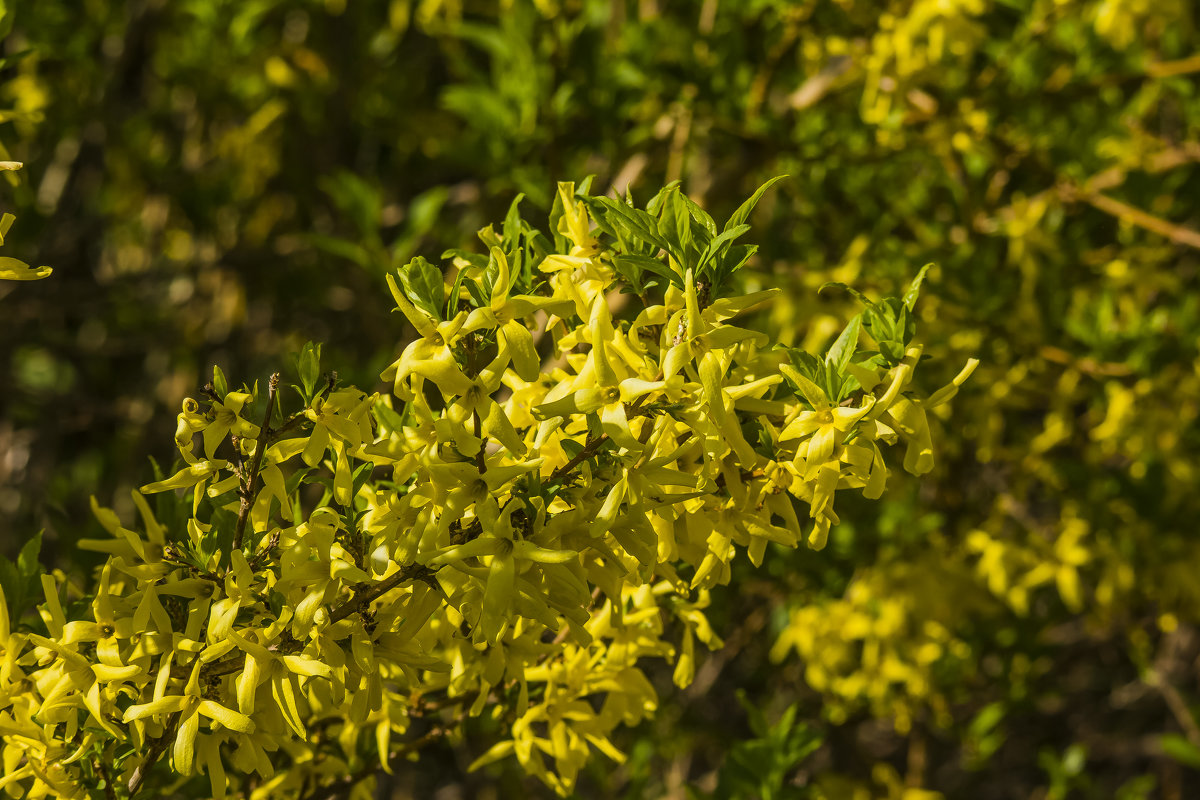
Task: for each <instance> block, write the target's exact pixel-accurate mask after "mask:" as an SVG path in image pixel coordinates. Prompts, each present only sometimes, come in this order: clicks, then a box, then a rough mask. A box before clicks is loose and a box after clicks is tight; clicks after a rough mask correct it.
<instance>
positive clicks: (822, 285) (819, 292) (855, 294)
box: [817, 281, 875, 307]
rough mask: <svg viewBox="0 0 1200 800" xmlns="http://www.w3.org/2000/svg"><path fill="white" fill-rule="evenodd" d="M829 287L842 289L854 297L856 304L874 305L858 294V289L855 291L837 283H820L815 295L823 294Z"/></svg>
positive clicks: (860, 293)
mask: <svg viewBox="0 0 1200 800" xmlns="http://www.w3.org/2000/svg"><path fill="white" fill-rule="evenodd" d="M830 287H833V288H835V289H844V290H845V291H847V292H849V293H850V294H852V295H854V297H855V299H857V300H858V302H860V303H862V304H863V305H864V306H867V307H870V306H873V305H875V304H874V303H872V302H871V301H870V300H868V299H867V298H866V296H865V295H864V294H863V293H862V292H860V291H859V290H858V289H855V288H854V287H853V286H847V285H846V284H844V283H840V282H839V281H828V282H826V283H822V284H821V288H819V289H817V294H821V293H822V292H824V291H825V290H826V289H828V288H830Z"/></svg>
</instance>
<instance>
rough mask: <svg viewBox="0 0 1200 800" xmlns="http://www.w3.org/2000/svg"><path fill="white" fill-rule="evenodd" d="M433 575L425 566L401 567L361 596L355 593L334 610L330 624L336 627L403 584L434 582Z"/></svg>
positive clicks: (411, 565) (330, 616)
mask: <svg viewBox="0 0 1200 800" xmlns="http://www.w3.org/2000/svg"><path fill="white" fill-rule="evenodd" d="M433 575H434V572H433V570H431V569H430V568H429V567H427V566H425V565H424V564H409V565H408V566H406V567H401V568H400V569H399V570H397V571H396V572H394V573H393V574H392V575H391V577H388V578H384V579H383V580H381V581H380V582H379V583H377V584H375V585H374V586H372V587H371V588H370V589H367V590H366V591H364V592H362V593H361V594H360V593H358V592H355V593H354V597H352V598H350V599H349V600H347V601H346V602H345V603H342V605H340V606H339V607H338V608H336V609H334V610H333V613H331V614H330V615H329V624H330V625H334V624H336V623H338V622H341V621H342V620H344V619H345V618H346V617H348V616H350V615H351V614H353V613H354V612H355V611H358V610H360V609H362V608H365V607H366V606H367V605H369V604H371V603H373V602H374V601H376V600H378V599H379V598H380V597H382V596H383V595H385V594H387V593H388V592H390V591H391V590H392V589H395V588H396V587H397V586H399V585H400V584H402V583H410V582H412V581H418V580H423V581H432V580H433V579H434V578H433Z"/></svg>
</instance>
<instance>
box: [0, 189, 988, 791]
mask: <svg viewBox="0 0 1200 800" xmlns="http://www.w3.org/2000/svg"><path fill="white" fill-rule="evenodd" d="M769 185H770V184H769V183H768V184H767V185H764V186H763V187H762V188H760V189H759V190H758V192H756V193H755V194H754V195H753V196H752V197H751V198H750V199H749V200H747V201H746V202H745V203H744V204H743V205H742V206H741V207H740V208H739V209H738V210H737V211H736V212H735V213H734V214H733V216H732V217H731V218H730V219H729V220H728V221H727V222H726V223H725V224H724V225H723V226H718V225H717V224H716V222H715V221H714V220H713V219H711V218H710V217H709V215H708V214H707V213H705V212H704V211H703V210H702V209H701V208H700V207H699V206H697V205H696V204H695V203H694V202H692V201H691V200H689V199H688V198H687V197H685V196H684V195H683V194H682V193H681V192H680V191H679V190H678V188H677V186H676V185H675V184H671V185H669V186H668V187H666V188H665V189H663V190H662V191H661V192H659V193H658V194H657V195H656V196H655V197H654V198H653V199H652V200H650V202H649V203H648V204H647V205H646V206H645V208H644V209H643V208H639V207H637V206H635V205H634V204H633V203H632V201H629V202H626V201H623V200H620V199H611V198H607V197H592V196H590V195H589V194H588V186H587V183H585V184H584V185H583V186H581V187H578V188H577V187H576V186H574V185H573V184H570V183H562V184H559V186H558V191H557V195H556V196H555V200H554V205H553V209H552V211H551V213H550V220H549V222H550V226H549V233H544V232H542V231H539V230H537V229H536V228H534V227H532V226H530V225H529V224H528V223H527V222H526V221H524V220H523V219H522V218H521V216H520V214H519V211H518V204H519V202H520V198H518V199H517V201H515V202H514V203H513V205H512V208H511V210H510V212H509V214H508V215H507V217H506V218H505V220H504V223H503V225H502V227H501V228H500V230H499V231H497V230H496V229H494V228H493V227H491V226H489V227H487V228H485V229H484V230H482V231H480V233H479V238H480V240H481V241H482V243H483V245H484V247H485V250H486V252H485V253H483V254H480V253H471V252H465V251H454V252H452V253H447V257H452V262H451V263H450V264H449V265H448V268H447V269H442V268H439V267H438V266H436V265H433V264H431V263H429V262H427V261H426V260H424V259H422V258H417V259H414V260H413V261H412V262H410V263H409V264H408V265H407V266H405V267H403V268H401V269H399V270H398V271H397V272H396V274H394V275H388V276H387V283H388V286H389V288H390V290H391V293H392V295H393V297H394V299H395V303H396V307H397V310H399V311H400V312H401V313H402V314H403V316H404V318H405V319H406V320H407V321H408V323H409V324H410V325H411V326H412V328H413V329H415V332H416V336H415V337H414V338H413V339H412V340H411V341H410V342H409V343H408V344H407V345H406V346H405V347H404V349H403V351H402V352H401V353H400V355H399V357H398V358H397V359H396V361H395V362H394V363H393V364H392V365H391V366H389V367H388V368H387V370H386V371H385V372H384V374H383V377H384V379H385V380H387V381H390V382H391V384H392V388H393V394H392V395H390V396H389V395H384V394H380V393H371V394H367V393H364V392H362V391H360V390H358V389H355V388H353V387H348V386H341V385H340V384H339V382H338V380H337V376H336V373H328V374H324V375H323V374H322V372H321V366H320V348H319V347H317V346H312V345H309V346H306V347H305V348H304V350H303V351H302V352H301V354H300V356H299V359H298V363H297V372H298V376H299V383H298V384H297V385H295V386H291V387H290V388H289V387H286V386H283V385H281V383H280V376H279V375H278V374H276V375H273V376H271V378H270V380H269V382H268V383H267V384H266V386H259V385H258V384H255V385H254V386H242V387H240V388H237V389H231V388H230V387H229V385H228V383H227V380H226V378H225V376H224V375H223V373H222V372H221V371H220V370H219V369H215V370H214V376H213V381H212V383H211V384H209V385H208V386H206V387H205V390H204V395H203V397H201V398H199V399H192V398H188V399H187V400H185V401H184V403H183V409H182V411H181V412H180V414H179V417H178V427H177V430H176V435H175V441H176V444H177V445H178V449H179V453H180V456H181V458H182V460H183V465H182V468H180V469H179V470H178V471H177V472H175V473H174V474H172V475H170V476H169V477H164V476H160V479H159V480H157V481H155V482H153V483H151V484H149V485H146V486H143V487H142V489H141V491H139V492H135V493H134V496H133V501H134V503H135V504H136V507H137V509H138V510H139V512H140V525H137V526H134V527H136V528H137V530H135V529H134V528H131V527H126V524H128V523H127V521H124V520H121V519H119V518H118V516H117V515H116V514H115V513H114V512H112V511H110V510H108V509H105V508H101V507H100V506H99V505H98V504H97V503H96V502H95V500H93V508H94V510H95V513H96V515H97V517H98V519H99V520H100V522H101V524H102V525H103V526H104V528H105V529H106V530H107V531H108V532H109V533H110V534H111V537H112V538H111V539H104V540H85V541H84V542H82V543H81V546H83V547H85V548H88V549H92V550H98V551H101V552H103V553H107V554H108V558H107V561H106V562H105V563H104V564H103V565H102V566H101V567H100V568H99V570H98V574H97V577H96V580H95V583H94V585H93V586H88V587H77V586H73V585H70V584H64V583H63V582H62V581H60V580H58V579H56V578H55V577H54V576H52V575H40V576H39V575H38V574H37V569H36V559H35V558H34V553H35V549H34V550H31V549H30V548H27V552H26V553H25V554H24V555H23V558H22V559H21V562H20V570H21V580H19V581H16V582H10V584H9V585H20V586H23V587H25V588H27V589H32V590H36V584H37V583H38V582H39V581H40V584H41V589H42V591H43V592H44V595H45V602H44V603H43V604H41V605H40V606H39V607H38V615H39V617H40V620H34V621H33V622H32V623H31V624H30V625H28V626H25V625H22V624H20V623H21V615H20V611H19V608H20V603H24V602H26V601H27V600H28V598H27V597H22V598H21V599H20V603H15V602H13V601H14V599H15V598H9V605H8V606H0V664H2V665H3V666H2V667H0V731H2V733H3V761H4V777H3V778H2V779H0V786H2V787H3V789H4V790H5V792H6V793H7V794H8V795H9V796H12V797H28V798H39V797H70V798H82V797H86V796H88V792H89V789H88V787H98V788H100V789H102V790H103V791H104V792H105V795H106V797H110V798H116V797H132V796H145V795H146V794H148V793H149V789H150V787H151V786H158V787H159V788H160V789H162V788H164V787H166V786H168V785H176V786H178V785H181V784H182V783H183V782H184V781H186V780H188V778H187V776H190V775H193V774H196V773H203V774H204V775H206V776H207V779H208V786H207V787H204V788H201V787H203V784H197V785H193V787H192V790H191V791H194V792H195V793H199V794H203V793H204V792H206V791H211V794H212V795H213V796H215V797H225V796H229V795H231V794H232V795H236V796H242V797H252V798H265V797H268V796H273V797H299V796H304V795H305V794H306V793H308V792H310V791H312V790H313V789H314V788H318V787H323V786H343V787H344V788H345V790H346V791H347V792H356V793H357V796H363V797H365V796H368V795H369V788H370V787H369V784H370V780H369V778H370V776H371V775H372V774H373V773H374V772H375V771H376V770H379V769H382V770H387V771H392V770H394V769H395V768H396V767H397V766H398V764H399V763H400V762H402V761H403V760H404V759H405V758H409V757H412V756H413V755H414V754H415V753H416V751H417V750H418V749H419V748H420V747H421V746H422V745H423V744H425V743H427V742H429V741H432V740H433V739H436V738H438V737H441V736H447V735H452V734H453V733H454V732H455V731H456V730H457V729H458V728H459V727H460V726H461V724H462V722H463V720H464V719H466V718H467V717H470V716H474V715H480V714H485V713H486V714H489V715H492V716H493V717H495V718H497V719H501V720H503V728H502V730H503V731H504V735H503V738H501V739H500V741H498V742H496V743H495V744H494V745H493V746H492V747H491V748H490V749H488V750H487V751H486V752H483V753H481V754H479V757H478V758H477V760H476V761H475V762H474V764H473V765H472V768H473V769H474V768H479V767H482V766H484V765H486V764H489V763H491V762H494V761H497V760H499V759H504V758H508V757H515V758H516V759H517V761H518V762H519V764H520V765H521V767H522V768H523V769H524V770H525V771H526V772H527V773H528V774H530V775H533V776H536V777H537V778H539V779H540V780H541V781H543V782H544V783H546V784H547V785H548V786H550V787H552V788H553V789H555V790H556V791H558V792H559V793H560V794H564V795H565V794H567V793H569V792H570V791H571V790H572V787H573V786H574V784H575V780H576V777H577V774H578V773H579V770H580V769H581V767H582V766H583V764H584V763H585V761H586V760H587V759H588V758H589V757H590V755H591V753H592V751H593V750H598V751H600V752H601V753H603V754H604V755H605V756H607V757H608V758H611V759H614V760H617V761H620V760H621V759H622V758H623V755H622V753H621V752H620V751H619V750H618V749H617V748H616V747H614V745H613V744H612V742H611V741H610V735H611V733H612V732H613V731H614V729H616V728H617V727H618V726H620V725H632V724H636V723H637V722H638V721H640V720H641V719H643V718H644V717H646V716H647V715H649V714H651V713H652V712H653V711H654V710H655V708H656V705H657V702H658V700H657V697H656V693H655V691H654V689H653V687H652V686H651V684H650V682H649V680H648V679H647V678H646V676H645V675H644V674H643V672H642V665H643V663H644V660H645V659H647V658H665V659H670V660H673V661H674V665H675V666H674V680H675V683H676V684H677V685H679V686H686V685H687V684H689V683H690V682H691V680H692V678H693V675H694V671H695V665H696V661H697V655H696V647H697V645H696V642H697V640H699V642H700V643H701V644H703V645H704V646H706V647H710V648H712V647H719V646H720V645H721V640H720V638H719V637H718V635H717V633H716V632H715V631H714V629H713V627H712V626H711V625H710V624H709V621H708V619H707V618H706V616H705V609H706V607H707V606H708V603H709V590H710V589H711V588H712V587H714V586H716V585H718V584H722V583H725V582H727V581H728V580H729V577H730V564H731V561H732V560H733V559H734V557H735V554H736V553H737V551H738V550H744V551H745V552H746V554H747V555H748V556H749V559H750V561H752V562H753V563H754V564H755V565H757V564H759V563H760V562H761V561H762V559H763V558H764V555H765V553H766V550H767V546H768V544H770V543H775V544H778V545H784V546H787V547H795V546H797V545H798V544H800V543H801V542H803V543H805V544H806V545H807V546H809V547H811V548H814V549H820V548H822V547H823V546H824V545H825V542H826V538H827V535H828V532H829V529H830V527H831V526H832V525H833V524H835V523H836V522H837V521H838V517H837V513H836V511H835V502H834V501H835V496H836V493H837V491H838V490H839V489H843V490H846V489H848V490H854V491H858V492H861V493H862V494H863V495H864V496H865V497H867V498H872V499H874V498H878V497H880V495H881V494H882V493H883V491H884V488H885V486H886V484H887V480H888V473H889V470H888V467H887V466H886V465H885V463H884V458H883V451H884V450H886V449H888V448H889V447H891V446H893V445H900V446H902V447H903V451H904V454H903V457H902V462H903V466H904V468H905V469H906V470H908V471H909V472H912V473H914V474H921V473H924V472H927V471H928V470H929V469H930V468H931V466H932V463H933V458H934V455H933V445H932V441H931V437H930V429H929V425H928V422H927V419H926V414H927V411H928V410H929V409H931V408H933V407H936V406H938V405H940V404H942V403H944V402H946V401H947V400H949V399H950V398H951V397H952V396H953V395H954V393H955V392H956V391H957V387H958V386H959V385H960V384H961V383H962V382H963V381H964V380H966V378H967V377H968V376H969V375H970V373H971V371H972V370H973V368H974V366H975V362H974V361H973V360H972V361H971V362H969V363H968V365H967V367H966V368H964V369H963V370H962V372H961V373H960V374H959V375H958V377H956V378H955V379H954V381H953V382H952V383H951V384H950V385H948V386H947V387H946V388H944V389H941V390H939V391H937V392H935V393H933V394H932V395H929V396H925V395H923V394H921V393H920V392H918V391H916V390H915V388H914V385H913V377H914V371H915V370H916V368H917V365H918V363H919V360H920V356H921V346H920V345H919V344H918V343H916V341H915V339H914V336H915V318H914V316H913V314H912V311H913V307H914V304H915V303H916V300H917V295H918V292H919V289H920V285H921V280H922V277H923V276H924V271H922V272H921V273H920V274H918V276H917V277H916V279H915V280H914V281H913V282H912V284H911V286H910V288H909V290H908V292H907V293H906V294H905V295H904V296H903V297H902V298H889V299H885V300H883V301H880V302H871V301H870V300H868V299H867V298H865V297H862V296H861V295H857V294H856V296H858V297H859V299H860V300H861V302H862V303H863V305H864V308H863V310H862V312H861V313H860V314H859V315H857V316H855V317H854V318H853V319H852V320H851V321H850V323H849V324H847V325H846V326H845V328H844V330H843V331H842V333H841V335H840V336H838V337H837V339H836V341H835V342H834V343H833V345H832V346H831V347H830V348H829V349H828V352H826V353H824V354H823V355H822V356H821V357H817V356H814V355H812V354H810V353H807V352H804V351H801V350H798V349H794V348H789V347H782V346H772V337H771V336H769V335H768V334H766V333H763V332H758V331H755V330H752V329H751V328H748V327H743V326H739V325H736V324H733V323H732V322H731V320H733V319H735V318H738V317H739V316H742V315H745V314H747V313H748V312H750V311H752V310H754V309H756V308H760V307H762V306H764V305H765V304H768V303H770V302H771V301H772V299H773V297H774V296H775V294H776V292H777V290H774V289H762V290H759V291H753V292H750V293H748V294H741V293H739V292H738V291H737V289H736V285H737V283H738V279H737V278H736V277H735V276H736V273H737V272H738V270H739V269H740V268H741V267H742V266H743V265H744V264H745V263H746V262H747V260H748V259H750V258H751V256H752V255H753V254H754V251H755V248H754V246H753V245H748V244H742V243H739V242H738V240H739V239H740V238H741V237H743V236H744V235H745V234H746V233H747V232H748V231H749V225H748V224H747V220H748V219H749V216H750V213H751V211H752V210H753V208H754V206H755V204H756V203H757V202H758V200H759V199H760V197H761V196H762V194H763V192H764V191H765V190H766V189H767V188H768V186H769ZM851 291H853V290H851ZM147 495H158V501H159V502H158V505H157V508H151V505H150V503H149V501H148V500H147V497H146V496H147ZM33 547H34V548H36V544H34V546H33ZM10 609H11V611H10ZM936 646H938V645H937V644H936V643H934V642H931V644H930V647H936Z"/></svg>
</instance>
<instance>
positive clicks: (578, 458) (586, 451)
mask: <svg viewBox="0 0 1200 800" xmlns="http://www.w3.org/2000/svg"><path fill="white" fill-rule="evenodd" d="M607 441H608V434H607V433H602V434H600V435H599V436H597V437H596V438H594V439H589V440H588V442H587V444H585V445H584V446H583V449H582V450H580V451H579V452H578V453H576V454H575V457H574V458H572V459H571V460H570V461H568V462H567V463H565V464H563V465H562V466H561V467H559V468H558V469H556V470H554V472H552V473H551V474H550V482H551V483H553V482H554V481H557V480H561V479H563V478H565V477H566V476H567V475H569V474H570V472H571V470H573V469H575V468H576V467H578V466H579V465H580V464H582V463H583V462H584V461H586V460H588V459H589V458H591V457H592V456H594V455H596V451H598V450H599V449H600V448H601V446H603V445H604V443H605V442H607Z"/></svg>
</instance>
